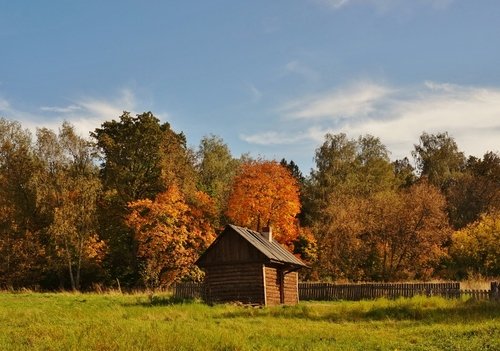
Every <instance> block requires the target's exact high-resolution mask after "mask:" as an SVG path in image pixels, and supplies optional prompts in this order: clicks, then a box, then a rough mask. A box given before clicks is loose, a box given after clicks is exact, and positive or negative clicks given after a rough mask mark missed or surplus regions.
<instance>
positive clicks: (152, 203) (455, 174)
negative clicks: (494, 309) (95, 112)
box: [0, 112, 500, 290]
mask: <svg viewBox="0 0 500 351" xmlns="http://www.w3.org/2000/svg"><path fill="white" fill-rule="evenodd" d="M412 156H413V161H414V162H413V163H412V162H410V160H408V159H407V158H405V159H402V160H396V161H391V160H390V158H389V151H388V150H387V148H386V146H385V145H383V144H382V143H381V141H380V139H379V138H377V137H375V136H371V135H364V136H359V137H358V138H357V139H351V138H349V137H348V136H347V135H345V134H342V133H341V134H327V135H326V136H325V140H324V142H323V144H322V145H320V146H319V147H318V148H317V149H316V152H315V155H314V161H315V168H314V169H312V170H311V172H310V174H307V175H303V174H302V172H301V171H300V169H299V167H298V166H297V165H296V164H295V163H294V162H293V160H285V159H283V160H281V162H277V161H275V160H265V159H262V158H252V157H250V156H249V155H241V156H240V157H237V158H236V157H234V156H233V155H232V154H231V151H230V149H229V147H228V145H227V144H226V143H224V141H223V140H222V139H221V138H220V137H217V136H214V135H209V136H206V137H204V138H203V139H202V140H201V141H200V144H199V146H198V147H197V148H196V149H194V148H189V147H188V146H187V143H186V137H185V135H184V134H183V133H182V132H181V133H178V132H176V131H174V130H173V129H172V127H171V126H170V124H169V123H161V122H160V120H159V119H157V118H156V117H155V116H154V115H153V114H152V113H151V112H145V113H142V114H139V115H136V116H132V115H131V114H130V113H128V112H124V113H123V115H121V116H120V117H119V118H118V119H116V120H115V119H113V120H110V121H106V122H104V123H103V124H102V125H101V126H100V127H99V128H97V129H95V130H94V131H92V132H91V133H90V138H84V137H82V136H80V135H78V133H76V132H75V129H74V127H73V126H72V125H71V124H69V123H67V122H64V123H63V124H62V125H61V127H60V128H59V129H58V131H54V130H50V129H47V128H39V129H37V130H36V133H35V136H34V137H33V135H32V133H31V132H30V131H28V130H26V129H23V127H22V125H21V124H20V123H19V122H16V121H10V120H7V119H0V287H1V288H15V289H18V288H22V287H27V288H37V289H38V288H39V289H74V290H86V289H92V288H95V287H96V286H104V287H116V286H117V285H120V286H121V287H128V288H137V287H149V288H157V287H163V286H168V285H170V284H172V283H173V282H175V281H179V280H195V281H196V280H200V279H202V276H203V273H202V272H200V271H199V270H198V269H197V268H196V267H195V266H194V265H193V262H194V261H195V260H196V259H197V258H198V256H199V255H200V253H201V252H203V250H204V249H206V248H207V247H208V245H210V243H211V242H212V241H213V240H214V239H215V238H216V236H217V234H218V233H220V232H221V230H222V229H223V227H224V226H225V225H226V224H227V223H233V224H237V225H241V226H246V227H249V228H251V229H254V230H257V231H260V230H261V229H262V228H263V227H265V226H269V225H271V226H272V227H273V233H275V238H276V239H277V240H278V241H279V242H280V243H282V244H283V245H285V246H287V247H288V249H289V250H291V251H292V252H294V253H295V254H296V255H297V256H299V257H301V258H302V259H303V260H304V261H305V262H306V263H307V264H308V265H309V266H310V267H311V269H309V270H306V271H305V272H303V273H302V274H303V279H311V280H333V281H334V280H350V281H360V280H364V281H396V280H407V279H430V278H444V279H461V278H465V277H467V276H468V275H471V274H481V275H483V276H498V275H500V156H499V154H498V152H492V151H489V152H486V153H485V154H484V156H483V157H482V158H476V157H473V156H468V157H466V156H465V155H464V153H463V152H461V151H460V149H459V147H458V146H457V144H456V142H455V140H454V139H453V137H452V136H450V135H448V134H447V133H446V132H443V133H437V134H427V133H423V134H422V135H421V136H420V138H419V140H418V141H417V144H415V145H414V150H413V151H412Z"/></svg>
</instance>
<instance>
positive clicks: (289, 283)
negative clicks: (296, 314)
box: [264, 267, 299, 306]
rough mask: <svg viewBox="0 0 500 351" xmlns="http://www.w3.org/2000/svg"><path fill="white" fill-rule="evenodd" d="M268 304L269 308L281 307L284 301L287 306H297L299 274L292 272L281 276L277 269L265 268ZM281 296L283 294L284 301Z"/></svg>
mask: <svg viewBox="0 0 500 351" xmlns="http://www.w3.org/2000/svg"><path fill="white" fill-rule="evenodd" d="M264 272H265V281H266V302H267V305H268V306H272V305H279V304H280V303H281V302H282V301H283V303H284V304H286V305H294V304H296V303H297V302H298V301H299V299H298V290H297V282H298V274H297V272H291V273H287V274H284V275H283V276H282V275H281V274H280V270H279V269H278V268H275V267H265V268H264ZM281 294H283V299H282V296H281Z"/></svg>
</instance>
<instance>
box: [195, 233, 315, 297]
mask: <svg viewBox="0 0 500 351" xmlns="http://www.w3.org/2000/svg"><path fill="white" fill-rule="evenodd" d="M196 265H198V267H200V268H202V269H203V270H204V271H205V286H206V292H205V295H206V297H205V299H206V300H207V302H209V303H214V302H235V301H238V302H241V303H245V304H253V305H266V306H270V305H278V304H287V305H291V304H296V303H297V302H298V301H299V293H298V273H297V271H298V270H299V269H301V268H303V267H306V265H305V264H304V263H302V262H301V261H300V260H299V259H298V258H297V257H295V256H294V255H292V254H291V253H290V252H289V251H288V250H286V249H285V248H284V247H282V246H281V245H280V244H279V243H278V242H277V241H276V240H274V239H273V238H272V231H271V230H270V229H269V230H267V231H265V232H263V233H259V232H256V231H253V230H250V229H247V228H243V227H238V226H235V225H228V226H226V228H225V229H224V231H223V232H222V233H221V234H220V235H219V236H218V237H217V239H216V240H215V241H214V242H213V243H212V245H210V247H208V249H207V250H206V251H205V252H204V253H203V254H202V255H201V256H200V258H199V259H198V260H197V261H196Z"/></svg>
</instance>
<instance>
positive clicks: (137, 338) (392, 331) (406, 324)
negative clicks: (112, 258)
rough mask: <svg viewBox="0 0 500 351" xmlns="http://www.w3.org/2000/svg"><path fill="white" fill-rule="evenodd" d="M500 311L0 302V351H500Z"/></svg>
mask: <svg viewBox="0 0 500 351" xmlns="http://www.w3.org/2000/svg"><path fill="white" fill-rule="evenodd" d="M499 326H500V304H498V303H493V302H488V301H485V302H474V301H471V300H445V299H442V298H425V297H416V298H412V299H398V300H385V299H380V300H376V301H360V302H346V301H344V302H321V303H320V302H307V303H300V304H299V305H297V306H284V307H283V306H278V307H272V308H255V307H244V306H236V305H216V306H207V305H205V304H202V303H200V302H197V301H179V300H175V299H173V298H172V297H171V296H168V295H147V294H131V295H121V294H101V295H97V294H70V293H57V294H39V293H16V294H14V293H1V294H0V328H1V329H0V350H33V349H34V350H396V349H398V350H500V327H499Z"/></svg>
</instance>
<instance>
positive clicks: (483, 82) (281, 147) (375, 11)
mask: <svg viewBox="0 0 500 351" xmlns="http://www.w3.org/2000/svg"><path fill="white" fill-rule="evenodd" d="M499 18H500V1H498V0H477V1H470V0H276V1H269V0H267V1H260V0H254V1H229V0H212V1H126V0H122V1H93V0H88V1H69V0H68V1H62V0H52V1H46V2H42V1H27V0H19V1H10V2H7V1H4V3H3V4H2V7H1V10H0V43H1V50H0V116H2V117H5V118H7V119H14V120H19V121H20V122H22V123H23V125H24V126H25V127H26V128H30V129H32V130H34V129H35V128H36V126H47V127H51V128H54V129H56V128H57V127H58V126H59V125H60V124H61V122H62V121H63V120H68V121H71V122H72V123H73V124H74V125H75V126H76V127H77V128H78V130H79V131H80V132H81V133H82V134H83V135H88V131H90V130H93V129H94V128H96V127H99V126H100V124H101V123H102V122H103V121H105V120H110V119H113V118H115V119H116V118H117V117H119V115H120V114H121V111H123V110H127V111H132V112H134V113H140V112H143V111H152V112H153V113H154V114H155V115H157V116H158V117H159V118H160V119H161V120H162V121H168V122H170V123H171V125H172V127H173V128H174V129H175V130H176V131H183V132H184V133H185V134H186V135H187V138H188V142H189V144H190V145H191V146H193V147H196V146H197V145H198V143H199V141H200V139H201V138H202V137H203V136H204V135H208V134H216V135H219V136H220V137H222V138H223V139H224V140H225V141H226V142H227V143H228V144H229V146H230V148H231V150H232V152H233V154H234V155H235V156H239V155H240V154H241V153H244V152H250V153H251V154H252V155H254V156H256V155H262V156H264V157H267V158H276V159H278V160H279V159H281V158H283V157H285V158H287V159H288V160H290V159H291V160H294V161H295V162H297V163H298V164H299V165H300V167H301V168H302V170H303V172H305V173H308V172H309V169H310V168H311V167H313V156H314V150H315V148H317V147H318V146H319V145H320V144H321V143H322V141H323V138H324V135H325V133H327V132H331V133H339V132H345V133H347V134H348V135H349V136H350V137H351V138H357V137H358V136H359V135H361V134H372V135H375V136H378V137H380V138H381V140H382V142H383V143H384V144H385V145H387V147H388V148H389V150H390V151H391V152H392V155H391V157H392V158H393V159H396V158H401V157H404V156H409V155H410V152H411V150H412V149H413V144H415V143H417V142H418V137H419V135H420V134H421V133H422V132H423V131H426V132H429V133H435V132H441V131H448V132H449V133H450V134H451V135H452V136H453V137H454V138H455V139H456V141H457V143H458V145H459V147H460V148H461V149H462V150H463V151H464V152H465V153H466V154H467V155H469V154H471V155H476V156H482V155H483V154H484V153H485V152H486V151H490V150H492V151H499V150H500V65H499V62H500V44H499V43H500V20H499Z"/></svg>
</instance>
